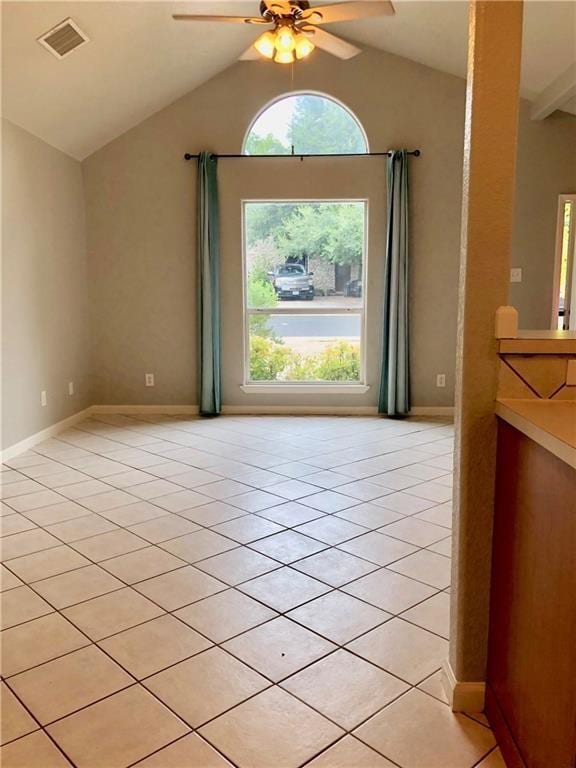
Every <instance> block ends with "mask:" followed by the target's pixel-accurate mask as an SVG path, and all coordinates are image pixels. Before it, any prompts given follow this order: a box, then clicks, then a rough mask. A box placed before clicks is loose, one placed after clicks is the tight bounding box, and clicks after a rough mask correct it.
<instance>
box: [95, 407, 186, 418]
mask: <svg viewBox="0 0 576 768" xmlns="http://www.w3.org/2000/svg"><path fill="white" fill-rule="evenodd" d="M90 412H91V413H120V414H124V415H125V416H130V415H131V414H137V413H159V414H162V413H164V414H166V415H167V416H174V415H176V414H182V415H184V414H187V415H189V416H190V415H191V416H197V415H198V413H199V412H200V409H199V407H198V406H197V405H93V406H92V408H91V409H90Z"/></svg>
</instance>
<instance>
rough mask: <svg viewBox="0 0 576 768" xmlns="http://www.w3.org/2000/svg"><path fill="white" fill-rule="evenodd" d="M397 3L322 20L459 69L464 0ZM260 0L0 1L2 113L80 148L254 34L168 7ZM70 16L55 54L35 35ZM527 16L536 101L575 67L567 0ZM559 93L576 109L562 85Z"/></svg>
mask: <svg viewBox="0 0 576 768" xmlns="http://www.w3.org/2000/svg"><path fill="white" fill-rule="evenodd" d="M312 4H316V5H318V4H320V3H319V2H315V0H313V3H312ZM322 4H323V3H322ZM394 5H395V8H396V15H395V16H393V17H382V18H379V19H367V20H364V21H355V22H346V23H340V24H336V25H333V26H332V27H331V31H335V32H337V33H338V34H339V35H341V36H342V37H345V38H347V39H349V40H351V41H352V42H355V43H357V44H360V47H362V46H372V47H374V48H380V49H382V50H385V51H388V52H390V53H394V54H397V55H399V56H404V57H406V58H409V59H413V60H415V61H418V62H420V63H422V64H425V65H427V66H430V67H434V68H436V69H439V70H441V71H444V72H448V73H450V74H454V75H459V76H461V77H465V75H466V51H467V14H468V3H467V2H465V0H449V1H448V2H445V1H444V0H438V1H436V0H429V1H427V2H422V1H421V0H394ZM257 6H258V0H253V1H252V2H245V0H227V1H224V0H212V2H203V1H202V0H200V1H194V0H192V1H189V2H177V3H176V2H170V1H168V0H165V1H164V2H155V1H152V2H146V1H143V2H122V1H118V0H108V2H82V1H80V2H74V1H72V2H34V1H32V2H4V3H2V49H3V53H2V56H3V61H2V64H3V67H2V68H3V82H2V86H3V114H4V116H5V117H6V118H8V119H9V120H11V121H12V122H14V123H16V124H18V125H20V126H22V127H23V128H25V129H27V130H28V131H30V132H31V133H33V134H35V135H37V136H39V137H40V138H42V139H43V140H44V141H46V142H48V143H49V144H52V145H53V146H55V147H57V148H59V149H61V150H63V151H64V152H66V153H67V154H69V155H71V156H73V157H76V158H78V159H83V158H84V157H86V156H88V155H89V154H91V153H92V152H94V151H95V150H96V149H98V148H99V147H101V146H103V145H104V144H106V143H107V142H109V141H111V140H112V139H114V138H115V137H116V136H118V135H120V134H121V133H123V132H125V131H126V130H128V129H129V128H131V127H132V126H134V125H137V124H138V123H139V122H141V121H142V120H144V119H145V118H146V117H148V116H149V115H151V114H153V113H154V112H156V111H158V110H159V109H162V108H163V107H165V106H167V105H168V104H170V103H171V102H173V101H175V100H176V99H178V98H180V97H181V96H183V95H184V94H186V93H188V92H189V91H191V90H193V89H194V88H196V87H198V86H199V85H201V84H202V83H204V82H206V81H207V80H209V79H210V78H211V77H213V76H214V75H216V74H217V73H218V72H220V71H222V70H223V69H225V68H227V67H228V66H230V65H232V64H233V63H234V62H235V61H236V59H237V58H238V56H239V55H240V53H241V52H242V51H244V50H245V49H246V48H247V47H248V46H249V45H250V43H251V42H252V41H253V40H254V38H255V36H256V35H257V34H258V31H256V32H255V31H254V28H250V27H249V26H247V25H246V26H243V25H233V24H212V23H210V24H192V23H191V24H187V23H176V22H174V21H173V20H172V18H171V14H172V13H176V12H178V13H218V14H220V13H231V14H233V15H244V14H246V15H253V14H254V13H255V12H257ZM67 17H72V18H73V19H74V20H75V21H76V22H77V23H78V24H79V26H80V27H81V29H82V30H83V31H84V32H85V33H86V34H87V35H88V37H89V38H90V43H89V44H87V45H84V46H82V47H81V48H79V49H78V50H77V51H75V52H74V53H72V54H71V55H70V56H68V57H66V58H65V59H62V60H58V59H56V58H55V57H53V56H52V55H51V54H50V53H49V52H47V51H46V50H45V49H44V48H42V47H41V46H40V45H39V44H38V42H37V38H38V37H39V36H40V35H41V34H43V33H44V32H46V31H47V30H49V29H50V28H51V27H53V26H54V25H56V24H57V23H59V22H60V21H62V20H63V19H65V18H67ZM524 17H525V21H524V50H523V61H522V85H521V88H522V95H523V96H525V97H526V98H528V99H530V100H532V101H533V102H534V103H535V104H536V105H538V104H539V103H540V102H541V101H542V99H544V97H545V96H546V93H551V92H554V85H555V84H558V83H560V82H561V79H562V77H564V81H562V82H567V79H566V73H568V81H570V75H569V73H570V71H571V67H576V65H575V62H576V3H574V2H572V1H571V0H543V1H540V0H527V2H526V3H525V14H524ZM314 55H316V53H315V54H314ZM320 55H322V54H320ZM240 66H249V65H248V64H241V65H240ZM269 66H278V65H274V64H272V63H270V64H269ZM556 90H557V88H556ZM539 100H540V101H539ZM548 101H550V100H548ZM556 101H558V99H557V98H556ZM558 105H559V106H561V107H562V108H563V109H566V110H569V111H572V112H574V113H575V114H576V99H574V98H573V97H572V96H571V92H570V91H569V90H568V91H566V98H565V99H564V101H563V102H562V103H561V104H558Z"/></svg>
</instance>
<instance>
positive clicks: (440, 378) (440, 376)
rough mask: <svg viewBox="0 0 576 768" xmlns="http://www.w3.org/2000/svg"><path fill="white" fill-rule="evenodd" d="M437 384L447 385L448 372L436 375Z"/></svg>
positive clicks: (440, 385)
mask: <svg viewBox="0 0 576 768" xmlns="http://www.w3.org/2000/svg"><path fill="white" fill-rule="evenodd" d="M436 386H437V387H445V386H446V374H445V373H438V374H437V375H436Z"/></svg>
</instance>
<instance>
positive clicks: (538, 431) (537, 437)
mask: <svg viewBox="0 0 576 768" xmlns="http://www.w3.org/2000/svg"><path fill="white" fill-rule="evenodd" d="M496 415H497V416H499V417H500V418H501V419H503V420H504V421H506V422H507V423H508V424H510V425H511V426H513V427H515V428H516V429H517V430H519V431H520V432H522V434H524V435H526V437H529V438H530V439H531V440H534V442H535V443H538V445H540V446H542V448H545V449H546V450H547V451H549V452H550V453H552V454H553V455H554V456H556V457H557V458H558V459H560V460H561V461H563V462H565V463H566V464H568V465H569V466H571V467H572V468H573V469H576V448H574V447H572V446H571V445H569V444H568V443H566V442H564V440H561V439H560V438H558V437H556V436H555V435H553V434H552V433H550V432H547V431H546V430H545V429H543V428H542V427H539V426H537V425H536V424H534V423H533V422H532V421H530V420H529V419H527V418H526V417H525V416H521V415H520V414H519V413H517V412H516V411H514V410H513V409H512V408H510V407H509V406H507V405H506V404H504V403H502V402H499V401H496Z"/></svg>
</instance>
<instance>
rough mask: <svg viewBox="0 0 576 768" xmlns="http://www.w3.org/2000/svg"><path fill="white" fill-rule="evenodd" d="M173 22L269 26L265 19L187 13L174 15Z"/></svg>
mask: <svg viewBox="0 0 576 768" xmlns="http://www.w3.org/2000/svg"><path fill="white" fill-rule="evenodd" d="M172 18H173V19H174V21H228V22H233V23H236V24H270V22H269V21H268V20H267V19H262V18H255V17H254V18H246V17H245V16H194V15H192V14H188V13H175V14H173V15H172Z"/></svg>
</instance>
